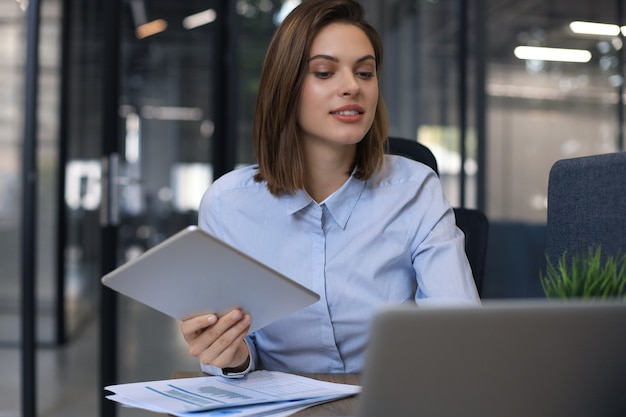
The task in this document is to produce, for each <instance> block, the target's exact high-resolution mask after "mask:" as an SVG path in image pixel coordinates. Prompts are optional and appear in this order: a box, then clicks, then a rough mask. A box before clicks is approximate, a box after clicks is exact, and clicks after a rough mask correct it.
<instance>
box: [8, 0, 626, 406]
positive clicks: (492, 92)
mask: <svg viewBox="0 0 626 417" xmlns="http://www.w3.org/2000/svg"><path fill="white" fill-rule="evenodd" d="M30 3H31V5H32V4H33V3H34V2H33V1H32V0H31V2H30ZM297 3H298V2H297V1H294V0H185V1H172V0H46V1H41V2H40V22H39V26H38V28H39V33H40V36H39V39H38V41H39V71H38V85H39V89H38V107H37V123H38V124H37V130H36V134H37V147H36V161H37V170H38V176H37V192H36V200H37V210H36V221H35V223H36V225H35V234H36V240H35V242H36V244H35V248H36V250H35V251H34V252H33V254H31V255H33V257H34V259H32V262H33V263H34V265H35V266H36V267H35V270H36V272H35V275H36V287H35V289H34V290H35V295H36V317H37V320H36V323H37V329H36V340H37V346H38V358H39V360H38V365H37V368H38V370H39V371H40V372H39V373H38V378H39V385H40V389H38V397H37V398H38V404H37V408H38V409H39V410H40V415H46V416H53V415H54V416H57V415H58V416H70V415H97V414H98V413H99V411H98V405H97V402H98V401H100V397H101V396H102V395H101V394H102V391H101V387H100V386H98V380H97V377H95V376H94V374H97V373H98V354H99V353H100V352H99V350H98V344H97V341H95V339H98V337H99V334H98V331H97V330H96V328H97V323H98V322H99V320H100V319H101V317H100V314H99V312H100V308H99V307H100V291H101V287H100V277H101V276H102V274H103V271H105V270H106V269H107V265H108V266H110V265H111V262H113V263H114V264H116V265H120V264H122V263H123V262H125V261H127V260H129V259H131V258H133V257H135V256H137V255H138V254H140V253H142V252H143V251H145V250H146V249H148V248H150V247H152V246H154V245H155V244H157V243H159V242H161V241H163V240H164V239H166V238H167V237H168V236H170V235H172V234H173V233H175V232H177V231H178V230H180V229H181V228H183V227H184V226H186V225H188V224H194V223H195V222H196V219H197V212H196V209H197V206H198V202H199V200H200V197H201V195H202V192H203V191H204V190H205V189H206V187H207V186H208V185H209V184H210V183H211V181H212V180H213V179H214V178H216V177H218V176H219V175H221V174H223V173H224V172H227V171H228V170H230V169H233V168H235V167H237V166H240V165H243V164H249V163H252V162H254V156H253V150H252V146H251V139H250V132H251V122H252V113H253V109H254V104H255V95H256V89H257V83H258V76H259V72H260V68H261V63H262V60H263V56H264V52H265V48H266V46H267V43H268V41H269V39H270V37H271V35H272V33H273V31H274V29H275V27H276V24H277V22H279V21H280V20H281V18H282V16H284V14H285V13H286V12H288V11H289V10H290V8H291V7H293V6H294V5H295V4H297ZM361 3H362V4H364V6H365V7H366V9H367V13H368V17H369V20H370V21H371V22H372V23H373V24H374V26H375V27H376V28H377V29H378V30H379V32H380V34H381V36H382V38H383V41H384V46H385V57H384V61H385V62H384V67H383V76H382V80H381V87H382V90H383V94H384V96H385V101H386V104H387V106H388V108H389V112H390V116H391V123H392V129H391V133H392V135H393V136H400V137H404V138H407V139H409V140H417V141H419V142H421V143H423V144H425V145H427V146H429V147H430V148H431V149H432V150H433V152H434V153H435V156H436V158H437V160H438V163H439V168H440V173H441V178H442V182H443V185H444V187H445V192H446V196H447V197H448V199H449V201H450V202H451V203H452V205H454V206H466V207H471V208H479V209H481V210H483V211H484V212H485V213H486V215H487V217H488V218H489V221H490V224H491V231H490V241H489V251H488V254H487V265H486V275H485V281H484V287H483V297H485V298H511V297H541V288H540V285H539V271H540V270H541V269H542V268H543V266H544V259H545V258H544V251H545V241H544V232H545V223H546V205H547V182H548V173H549V170H550V167H551V166H552V164H553V163H554V162H555V161H557V160H559V159H562V158H570V157H575V156H584V155H591V154H598V153H607V152H614V151H617V150H623V147H624V138H623V130H624V114H625V113H624V105H623V103H624V86H623V81H624V48H623V42H624V35H625V34H626V26H625V25H626V22H625V11H624V4H623V1H622V0H593V1H591V0H580V1H571V0H524V1H520V0H515V1H513V0H363V1H361ZM28 7H29V1H28V0H0V265H1V270H0V374H1V375H2V378H1V379H2V381H1V382H0V416H16V415H20V401H19V396H20V392H21V387H20V377H19V354H20V330H19V329H20V300H21V296H22V294H21V287H20V286H21V282H22V275H21V273H22V270H21V263H20V262H21V260H22V259H25V258H26V259H29V258H28V256H29V254H24V253H21V252H22V251H21V246H20V242H22V241H23V240H22V239H24V236H23V232H24V228H23V225H22V223H21V218H22V217H21V216H22V213H23V207H22V203H21V202H22V201H23V200H22V192H23V191H24V190H23V189H22V185H23V182H22V153H23V152H24V151H25V149H24V143H25V141H24V126H23V123H24V105H25V103H24V95H25V82H26V72H25V62H26V54H25V51H26V42H27V37H28V25H27V20H26V17H27V12H28ZM585 22H592V23H602V24H603V25H585ZM523 47H544V48H560V49H564V50H561V51H555V50H548V52H547V55H545V54H544V55H543V56H541V55H540V56H537V55H532V54H533V53H537V52H539V53H541V52H544V53H545V51H546V50H541V49H539V50H532V49H530V50H529V49H524V48H523ZM557 58H558V59H559V60H556V59H557ZM103 161H106V163H104V162H103ZM107 164H108V165H107ZM103 166H117V167H118V176H117V178H115V179H113V180H112V181H113V182H114V183H115V184H116V187H114V188H115V189H116V190H117V193H118V194H117V197H118V199H117V200H118V204H117V206H116V207H114V210H113V211H115V212H116V213H117V214H118V218H117V219H116V218H115V216H114V217H113V218H110V216H109V218H108V219H104V220H106V221H107V222H108V223H106V224H105V226H103V223H102V221H103V219H101V217H102V216H101V214H102V213H101V211H102V210H101V206H102V202H103V199H105V200H106V198H105V197H103V194H102V191H103V188H105V187H104V185H105V184H106V178H104V177H105V173H104V172H103ZM104 171H106V170H104ZM581 198H584V196H581ZM103 228H104V229H107V230H108V231H109V232H110V233H109V232H105V233H104V235H105V237H104V238H103ZM107 259H108V261H107ZM111 259H113V261H111ZM107 262H108V264H107ZM116 308H118V309H119V317H117V318H116V319H115V320H116V322H117V323H119V326H118V327H119V329H118V330H117V331H118V333H119V335H120V340H119V346H120V354H119V364H118V369H119V380H120V382H126V381H131V380H141V379H154V378H167V377H169V373H171V371H172V370H175V369H180V368H190V367H191V368H192V369H193V368H195V362H194V361H192V360H189V358H187V356H186V347H185V345H184V343H181V340H180V338H179V336H178V333H177V332H178V330H177V324H176V323H173V322H172V321H170V320H169V319H167V318H165V317H162V316H160V315H159V314H158V313H155V312H151V311H146V310H145V309H143V308H142V306H138V305H135V304H133V303H132V302H130V301H129V300H120V305H119V306H118V307H116ZM72 369H73V371H72ZM72 393H74V394H72ZM77 393H80V394H77ZM72 413H76V414H72ZM133 413H134V412H133V411H131V410H119V414H120V415H134V414H133ZM137 415H143V414H137Z"/></svg>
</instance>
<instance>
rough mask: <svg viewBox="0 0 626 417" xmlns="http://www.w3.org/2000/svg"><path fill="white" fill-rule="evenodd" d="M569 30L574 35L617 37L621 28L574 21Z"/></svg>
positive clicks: (605, 24) (606, 24)
mask: <svg viewBox="0 0 626 417" xmlns="http://www.w3.org/2000/svg"><path fill="white" fill-rule="evenodd" d="M569 28H570V29H571V30H572V32H574V33H579V34H584V35H600V36H617V35H619V26H618V25H611V24H608V23H594V22H581V21H574V22H572V23H570V24H569Z"/></svg>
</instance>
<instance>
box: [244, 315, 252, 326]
mask: <svg viewBox="0 0 626 417" xmlns="http://www.w3.org/2000/svg"><path fill="white" fill-rule="evenodd" d="M251 321H252V317H251V316H250V314H246V315H244V316H243V324H250V322H251Z"/></svg>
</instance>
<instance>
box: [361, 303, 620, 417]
mask: <svg viewBox="0 0 626 417" xmlns="http://www.w3.org/2000/svg"><path fill="white" fill-rule="evenodd" d="M372 326H373V327H372V336H371V337H372V339H371V342H370V345H369V346H368V351H367V354H366V363H365V367H364V372H363V375H362V380H361V381H362V385H363V390H362V393H361V394H360V396H359V398H358V401H357V416H358V417H380V416H385V417H409V416H410V417H420V416H424V417H459V416H463V417H472V416H476V417H503V416H506V417H518V416H519V417H529V416H533V417H555V416H568V417H590V416H603V417H610V416H626V302H613V301H611V302H584V301H568V302H559V301H546V300H535V301H529V300H519V301H502V302H492V303H488V302H485V304H484V305H483V306H482V307H458V308H432V307H429V308H419V307H416V306H414V305H413V306H408V305H403V306H396V307H389V308H387V309H384V310H382V311H380V312H379V314H377V315H376V317H375V319H374V321H373V325H372Z"/></svg>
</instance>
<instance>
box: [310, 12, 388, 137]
mask: <svg viewBox="0 0 626 417" xmlns="http://www.w3.org/2000/svg"><path fill="white" fill-rule="evenodd" d="M377 103H378V79H377V77H376V60H375V56H374V48H373V47H372V44H371V43H370V41H369V38H368V37H367V36H366V35H365V33H364V32H363V31H362V30H361V29H359V28H358V27H356V26H354V25H351V24H347V23H332V24H330V25H328V26H326V27H324V28H323V29H322V30H321V31H320V32H319V33H318V34H317V36H316V37H315V38H314V39H313V43H312V45H311V50H310V52H309V64H308V70H307V73H306V74H305V77H304V84H303V87H302V94H301V96H300V113H299V115H298V122H299V125H300V127H301V129H302V131H303V139H304V141H305V143H307V142H308V143H309V144H313V143H316V144H317V145H320V144H324V145H331V146H335V147H336V146H337V145H351V146H353V145H355V144H357V143H358V142H359V141H360V140H361V139H363V137H364V136H365V134H366V133H367V132H368V131H369V129H370V127H371V126H372V121H373V120H374V114H375V112H376V105H377Z"/></svg>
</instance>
